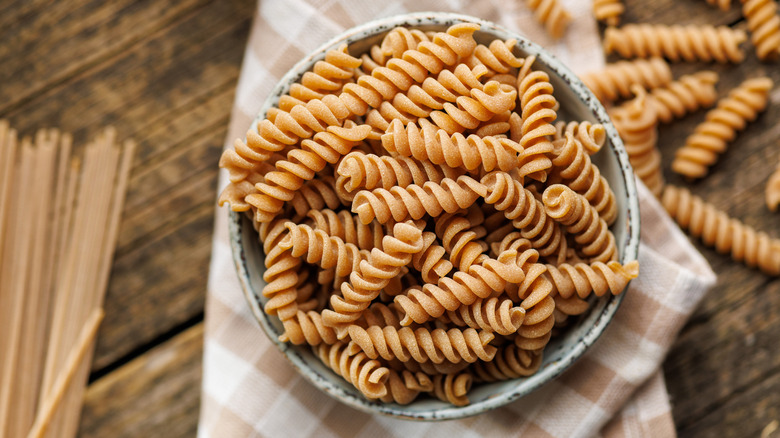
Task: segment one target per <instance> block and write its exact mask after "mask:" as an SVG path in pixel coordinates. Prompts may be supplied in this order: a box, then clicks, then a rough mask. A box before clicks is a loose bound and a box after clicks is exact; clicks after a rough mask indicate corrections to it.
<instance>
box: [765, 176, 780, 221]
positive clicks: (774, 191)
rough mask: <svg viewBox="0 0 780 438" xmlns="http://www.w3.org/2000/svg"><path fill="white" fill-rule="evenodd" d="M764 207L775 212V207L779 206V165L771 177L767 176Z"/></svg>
mask: <svg viewBox="0 0 780 438" xmlns="http://www.w3.org/2000/svg"><path fill="white" fill-rule="evenodd" d="M765 195H766V206H767V207H768V208H769V209H770V210H772V211H777V206H778V205H780V165H778V166H777V167H776V168H775V171H774V172H772V175H770V176H769V181H767V183H766V190H765Z"/></svg>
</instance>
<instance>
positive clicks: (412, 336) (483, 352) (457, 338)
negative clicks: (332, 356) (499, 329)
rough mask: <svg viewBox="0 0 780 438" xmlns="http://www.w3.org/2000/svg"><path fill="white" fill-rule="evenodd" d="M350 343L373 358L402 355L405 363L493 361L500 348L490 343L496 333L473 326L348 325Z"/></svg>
mask: <svg viewBox="0 0 780 438" xmlns="http://www.w3.org/2000/svg"><path fill="white" fill-rule="evenodd" d="M348 332H349V339H350V340H351V342H350V346H349V348H348V350H347V351H349V352H358V351H362V352H364V353H365V354H366V356H368V357H369V358H371V359H376V358H379V357H381V358H383V359H386V360H390V359H395V358H398V359H399V360H401V361H402V362H407V361H410V360H414V361H416V362H429V361H430V362H433V363H442V362H445V361H446V362H452V363H458V362H461V361H463V362H467V363H474V362H476V361H477V360H491V359H493V355H495V352H496V348H495V347H493V346H492V345H490V344H489V343H490V341H492V340H493V338H494V337H495V335H493V334H492V333H490V332H487V331H484V330H481V331H477V330H475V329H473V328H467V329H465V330H461V329H457V328H451V329H449V330H443V329H433V330H430V329H427V328H425V327H418V328H417V329H412V328H410V327H402V328H400V329H396V328H395V327H389V326H385V327H377V326H371V327H368V328H362V327H360V326H357V325H350V326H349V327H348Z"/></svg>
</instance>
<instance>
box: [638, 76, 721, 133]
mask: <svg viewBox="0 0 780 438" xmlns="http://www.w3.org/2000/svg"><path fill="white" fill-rule="evenodd" d="M717 82H718V74H717V73H715V72H712V71H700V72H698V73H694V74H692V75H685V76H683V77H681V78H680V79H679V80H677V81H675V82H672V83H670V84H668V85H666V86H664V87H659V88H654V89H652V90H650V94H648V95H647V104H648V105H649V106H650V107H651V108H654V109H655V113H656V115H657V116H658V121H659V122H663V123H669V122H671V121H672V120H673V119H675V118H678V119H679V118H682V117H683V116H685V115H686V114H688V113H692V112H694V111H696V110H698V109H699V108H706V107H709V106H712V105H713V104H714V103H715V101H716V100H717V99H718V92H717V91H716V90H715V84H716V83H717Z"/></svg>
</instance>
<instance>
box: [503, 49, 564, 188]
mask: <svg viewBox="0 0 780 438" xmlns="http://www.w3.org/2000/svg"><path fill="white" fill-rule="evenodd" d="M532 62H533V61H528V65H531V64H532ZM552 93H553V87H552V84H550V78H549V76H548V75H547V73H544V72H542V71H538V70H537V71H530V72H528V73H527V74H526V75H525V76H523V77H518V83H517V94H518V97H519V98H520V109H521V112H522V113H521V114H520V116H521V117H522V125H521V126H520V139H519V140H517V142H518V143H519V144H520V146H521V147H522V154H521V156H520V158H519V160H520V173H521V174H522V175H523V176H526V175H527V176H528V177H529V178H532V179H535V180H537V181H542V182H544V181H545V180H546V178H547V173H546V170H547V169H549V165H548V163H546V162H545V163H544V166H541V167H539V168H536V166H529V163H535V164H540V162H539V161H538V160H536V159H535V157H537V156H538V154H549V153H551V152H552V143H550V141H549V139H548V138H547V136H551V135H555V127H554V126H553V125H552V123H553V122H554V121H555V119H556V117H557V113H556V112H555V110H554V108H555V107H556V106H557V105H558V101H557V100H556V99H555V97H554V96H553V94H552ZM510 125H511V123H510ZM513 134H514V133H513ZM513 136H514V135H513ZM527 166H528V167H530V168H529V169H527V170H526V167H527Z"/></svg>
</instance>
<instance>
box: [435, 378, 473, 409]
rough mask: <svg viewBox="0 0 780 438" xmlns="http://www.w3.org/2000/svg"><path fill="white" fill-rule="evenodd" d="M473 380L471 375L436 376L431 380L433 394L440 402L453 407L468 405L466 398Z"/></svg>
mask: <svg viewBox="0 0 780 438" xmlns="http://www.w3.org/2000/svg"><path fill="white" fill-rule="evenodd" d="M473 380H474V378H473V376H472V375H471V373H468V372H464V373H457V374H454V373H453V374H437V375H436V376H434V378H433V393H434V395H436V398H438V399H439V400H441V401H445V402H449V403H451V404H453V405H455V406H466V405H467V404H469V398H468V396H467V394H468V392H469V390H470V389H471V384H472V382H473Z"/></svg>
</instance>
